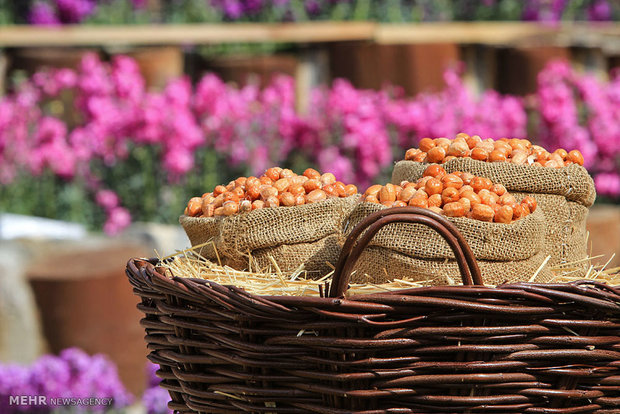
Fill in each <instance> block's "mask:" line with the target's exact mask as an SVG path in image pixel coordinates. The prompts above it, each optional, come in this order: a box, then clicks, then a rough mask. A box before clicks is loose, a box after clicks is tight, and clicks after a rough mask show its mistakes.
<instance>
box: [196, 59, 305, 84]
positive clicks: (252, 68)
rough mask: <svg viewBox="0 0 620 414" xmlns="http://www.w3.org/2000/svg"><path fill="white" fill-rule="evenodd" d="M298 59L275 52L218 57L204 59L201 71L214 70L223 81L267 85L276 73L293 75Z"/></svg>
mask: <svg viewBox="0 0 620 414" xmlns="http://www.w3.org/2000/svg"><path fill="white" fill-rule="evenodd" d="M297 66H298V59H297V57H295V56H293V55H286V54H275V55H260V56H245V57H244V56H231V57H218V58H212V59H208V60H205V61H204V64H203V65H202V68H203V69H204V70H203V72H214V73H216V74H217V75H218V76H220V77H221V78H222V79H223V80H224V81H225V82H234V83H236V84H238V85H245V84H247V83H248V82H255V83H257V84H258V85H260V86H261V87H264V86H266V85H268V84H269V83H270V82H271V80H272V79H273V77H274V76H275V75H278V74H284V75H289V76H295V74H296V72H297Z"/></svg>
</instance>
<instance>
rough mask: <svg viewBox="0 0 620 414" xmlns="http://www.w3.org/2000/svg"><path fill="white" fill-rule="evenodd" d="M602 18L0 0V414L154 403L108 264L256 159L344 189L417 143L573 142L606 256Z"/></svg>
mask: <svg viewBox="0 0 620 414" xmlns="http://www.w3.org/2000/svg"><path fill="white" fill-rule="evenodd" d="M619 19H620V1H618V0H525V1H516V0H453V1H450V0H437V1H432V0H20V1H13V0H0V412H3V413H4V412H28V411H29V410H30V412H35V411H34V408H33V407H15V406H9V405H7V404H8V400H7V396H8V395H16V394H20V395H22V394H23V395H31V394H33V395H41V394H44V395H49V396H56V395H59V393H62V392H64V393H65V394H66V395H68V396H82V395H83V396H91V395H101V396H105V395H114V396H115V401H116V406H115V407H104V408H102V410H104V411H105V410H112V409H113V408H114V409H117V410H129V411H130V412H133V411H135V412H144V411H145V410H146V411H148V412H150V413H159V412H162V413H164V412H166V401H167V396H166V393H165V392H164V393H161V392H160V391H159V389H158V388H157V387H155V388H153V386H154V385H156V382H157V381H156V380H155V379H154V378H153V375H152V374H153V371H152V367H151V366H150V365H148V364H147V360H146V352H147V351H146V348H145V343H144V340H143V338H142V336H143V328H142V327H141V326H140V325H139V322H138V321H139V319H140V313H139V312H138V310H137V309H136V307H135V306H136V303H137V300H136V299H135V298H134V296H133V295H132V293H131V290H130V288H129V285H128V283H127V282H126V278H125V275H124V265H125V262H126V261H127V260H128V259H129V258H130V257H133V256H145V257H152V256H154V255H155V254H156V253H155V251H157V253H159V254H161V255H166V254H170V253H173V252H174V251H175V250H176V249H183V248H185V247H188V246H189V242H188V241H187V239H186V238H185V235H184V233H183V231H182V229H181V228H180V226H179V225H178V224H177V220H178V216H179V215H180V214H181V213H182V211H183V208H184V206H185V205H186V203H187V200H188V199H189V198H190V197H191V196H194V195H201V194H202V193H204V192H207V191H211V189H212V188H213V187H214V186H215V185H217V184H220V183H227V182H228V181H229V180H231V179H234V178H236V177H238V176H240V175H246V176H247V175H251V174H253V175H259V174H261V173H262V172H263V171H264V170H265V169H266V168H268V167H271V166H275V165H278V166H282V167H287V168H291V169H293V170H294V171H296V172H301V171H303V170H304V169H305V168H308V167H314V168H318V169H320V170H322V171H330V172H333V173H334V174H335V175H336V177H337V178H338V179H340V180H342V181H345V182H351V183H355V184H357V185H358V186H360V187H364V186H367V185H369V184H371V183H377V182H386V181H387V180H388V177H389V174H390V170H391V166H392V165H393V162H394V161H395V160H399V159H402V158H404V153H405V151H406V149H408V148H410V147H414V146H416V144H417V142H418V141H419V139H421V138H423V137H427V136H429V137H440V136H447V137H453V136H454V135H455V134H456V133H458V132H466V133H468V134H472V135H473V134H478V135H480V136H482V137H483V138H489V137H491V138H501V137H518V138H528V139H530V140H531V141H533V142H536V143H538V144H540V145H543V146H545V147H547V148H548V149H549V150H555V149H557V148H560V147H562V148H566V149H568V150H570V149H579V150H580V151H581V152H582V153H583V154H584V157H585V159H586V167H587V168H588V170H589V171H590V173H591V175H592V176H593V177H594V180H595V184H596V188H597V193H598V197H597V203H596V205H595V206H594V208H592V209H591V212H590V216H589V221H588V229H589V231H590V237H589V243H590V251H591V256H592V261H593V263H597V264H605V263H607V264H608V266H618V265H620V256H616V253H620V208H619V207H618V203H619V202H620V24H619V23H618V21H619ZM104 355H105V356H104ZM117 374H118V375H117ZM7 378H13V379H12V380H8V379H7ZM76 384H77V385H76ZM61 390H62V391H61ZM3 404H4V405H3ZM36 409H38V410H43V412H45V408H44V407H36ZM36 412H41V411H36Z"/></svg>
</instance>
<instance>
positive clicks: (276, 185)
mask: <svg viewBox="0 0 620 414" xmlns="http://www.w3.org/2000/svg"><path fill="white" fill-rule="evenodd" d="M355 194H357V187H356V186H355V185H353V184H348V185H346V184H344V183H342V182H341V181H337V180H336V177H335V176H334V174H332V173H325V174H321V173H319V172H318V171H317V170H314V169H312V168H308V169H307V170H306V171H304V173H303V175H297V174H295V173H294V172H293V171H291V170H289V169H286V168H284V169H283V168H280V167H273V168H269V169H268V170H267V171H266V172H265V174H263V175H262V176H260V177H239V178H237V179H236V180H234V181H231V182H229V183H228V184H227V185H225V186H224V185H218V186H216V187H215V189H214V190H213V192H211V193H204V194H203V195H202V197H192V198H191V199H190V200H189V202H188V203H187V207H186V208H185V212H184V214H185V215H186V216H190V217H223V216H231V215H233V214H237V213H245V212H249V211H252V210H257V209H261V208H270V207H292V206H299V205H303V204H312V203H317V202H319V201H323V200H326V199H328V198H334V197H348V196H352V195H355Z"/></svg>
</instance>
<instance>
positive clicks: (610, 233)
mask: <svg viewBox="0 0 620 414" xmlns="http://www.w3.org/2000/svg"><path fill="white" fill-rule="evenodd" d="M586 229H587V230H588V232H589V233H590V236H589V237H588V241H589V243H591V247H592V252H591V253H590V255H591V256H598V255H603V257H601V258H598V259H594V260H593V262H594V263H595V264H600V265H603V264H605V263H606V262H607V261H608V260H609V259H610V258H611V256H612V255H613V254H614V253H615V254H616V255H615V256H614V258H613V259H612V261H611V262H609V264H608V265H607V268H608V269H611V268H614V267H617V266H620V206H617V205H595V206H594V207H592V208H591V209H590V212H589V214H588V221H587V223H586ZM589 248H590V246H588V249H589Z"/></svg>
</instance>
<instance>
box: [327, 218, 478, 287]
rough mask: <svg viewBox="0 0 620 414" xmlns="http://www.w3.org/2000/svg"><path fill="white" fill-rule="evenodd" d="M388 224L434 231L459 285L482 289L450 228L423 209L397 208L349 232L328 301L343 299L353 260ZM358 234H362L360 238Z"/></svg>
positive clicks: (475, 269) (470, 259)
mask: <svg viewBox="0 0 620 414" xmlns="http://www.w3.org/2000/svg"><path fill="white" fill-rule="evenodd" d="M391 223H419V224H424V225H426V226H428V227H430V228H432V229H433V230H435V231H436V232H437V233H439V235H441V237H443V238H444V239H445V240H446V241H447V242H448V245H449V246H450V248H451V249H452V252H453V253H454V256H455V257H456V262H457V264H458V266H459V270H460V272H461V278H462V280H463V284H464V285H468V286H470V285H483V282H482V277H481V275H480V269H479V268H478V264H477V263H476V259H475V258H474V254H473V252H472V251H471V248H470V247H469V245H468V244H467V242H466V241H465V238H463V235H462V234H461V233H460V232H459V231H458V229H457V228H456V226H455V225H454V224H452V223H451V222H450V221H448V220H447V219H446V218H445V217H443V216H441V215H440V214H437V213H435V212H433V211H431V210H429V209H426V208H420V207H397V208H388V209H383V210H380V211H377V212H374V213H372V214H370V215H368V217H366V218H364V220H362V221H361V222H360V223H359V224H358V225H357V226H355V228H354V229H353V230H352V231H351V234H349V236H348V237H347V240H346V241H345V243H344V245H343V247H342V251H341V252H340V256H339V257H338V261H337V262H336V268H335V270H334V277H333V279H332V286H331V289H330V292H329V297H332V298H335V297H341V296H344V293H345V292H346V290H347V286H348V284H349V279H350V277H351V272H352V271H353V267H354V266H355V263H356V262H357V259H359V257H360V256H361V254H362V252H363V251H364V249H365V248H366V246H367V245H368V243H370V241H371V240H372V238H373V237H374V236H375V234H377V232H378V231H379V230H380V229H381V228H382V227H383V226H386V225H388V224H391ZM364 232H365V233H364ZM362 233H364V234H363V235H362ZM360 236H361V237H360Z"/></svg>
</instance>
